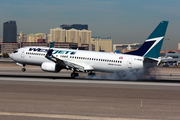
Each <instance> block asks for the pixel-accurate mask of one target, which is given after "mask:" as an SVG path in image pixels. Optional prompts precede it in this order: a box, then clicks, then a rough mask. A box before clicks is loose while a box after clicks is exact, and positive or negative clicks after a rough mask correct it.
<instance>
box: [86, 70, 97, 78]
mask: <svg viewBox="0 0 180 120" xmlns="http://www.w3.org/2000/svg"><path fill="white" fill-rule="evenodd" d="M94 76H96V73H93V72H92V71H91V72H90V73H89V74H88V77H94Z"/></svg>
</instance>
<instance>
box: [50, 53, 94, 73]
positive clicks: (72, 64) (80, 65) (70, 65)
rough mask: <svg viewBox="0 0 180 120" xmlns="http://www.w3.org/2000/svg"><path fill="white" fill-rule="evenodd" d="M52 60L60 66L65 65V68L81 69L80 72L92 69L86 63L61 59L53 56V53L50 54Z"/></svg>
mask: <svg viewBox="0 0 180 120" xmlns="http://www.w3.org/2000/svg"><path fill="white" fill-rule="evenodd" d="M52 61H53V62H55V63H57V64H58V65H60V66H62V67H66V69H71V70H76V71H81V72H84V71H92V70H94V69H93V68H92V67H91V66H90V65H87V64H84V63H77V62H72V61H69V60H61V59H59V58H57V57H55V56H54V55H52Z"/></svg>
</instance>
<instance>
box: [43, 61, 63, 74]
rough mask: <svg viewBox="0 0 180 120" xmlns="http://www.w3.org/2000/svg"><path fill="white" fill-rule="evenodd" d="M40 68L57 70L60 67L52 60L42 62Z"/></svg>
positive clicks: (48, 70)
mask: <svg viewBox="0 0 180 120" xmlns="http://www.w3.org/2000/svg"><path fill="white" fill-rule="evenodd" d="M41 69H42V70H43V71H47V72H59V71H60V70H61V69H62V68H61V67H60V66H59V65H58V64H56V63H54V62H43V63H42V65H41Z"/></svg>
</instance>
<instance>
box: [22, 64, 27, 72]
mask: <svg viewBox="0 0 180 120" xmlns="http://www.w3.org/2000/svg"><path fill="white" fill-rule="evenodd" d="M21 71H22V72H25V71H26V68H25V64H23V68H22V69H21Z"/></svg>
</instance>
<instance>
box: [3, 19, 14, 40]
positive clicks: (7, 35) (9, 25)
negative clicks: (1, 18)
mask: <svg viewBox="0 0 180 120" xmlns="http://www.w3.org/2000/svg"><path fill="white" fill-rule="evenodd" d="M16 41H17V26H16V21H7V22H5V23H4V26H3V42H4V43H9V42H16Z"/></svg>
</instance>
